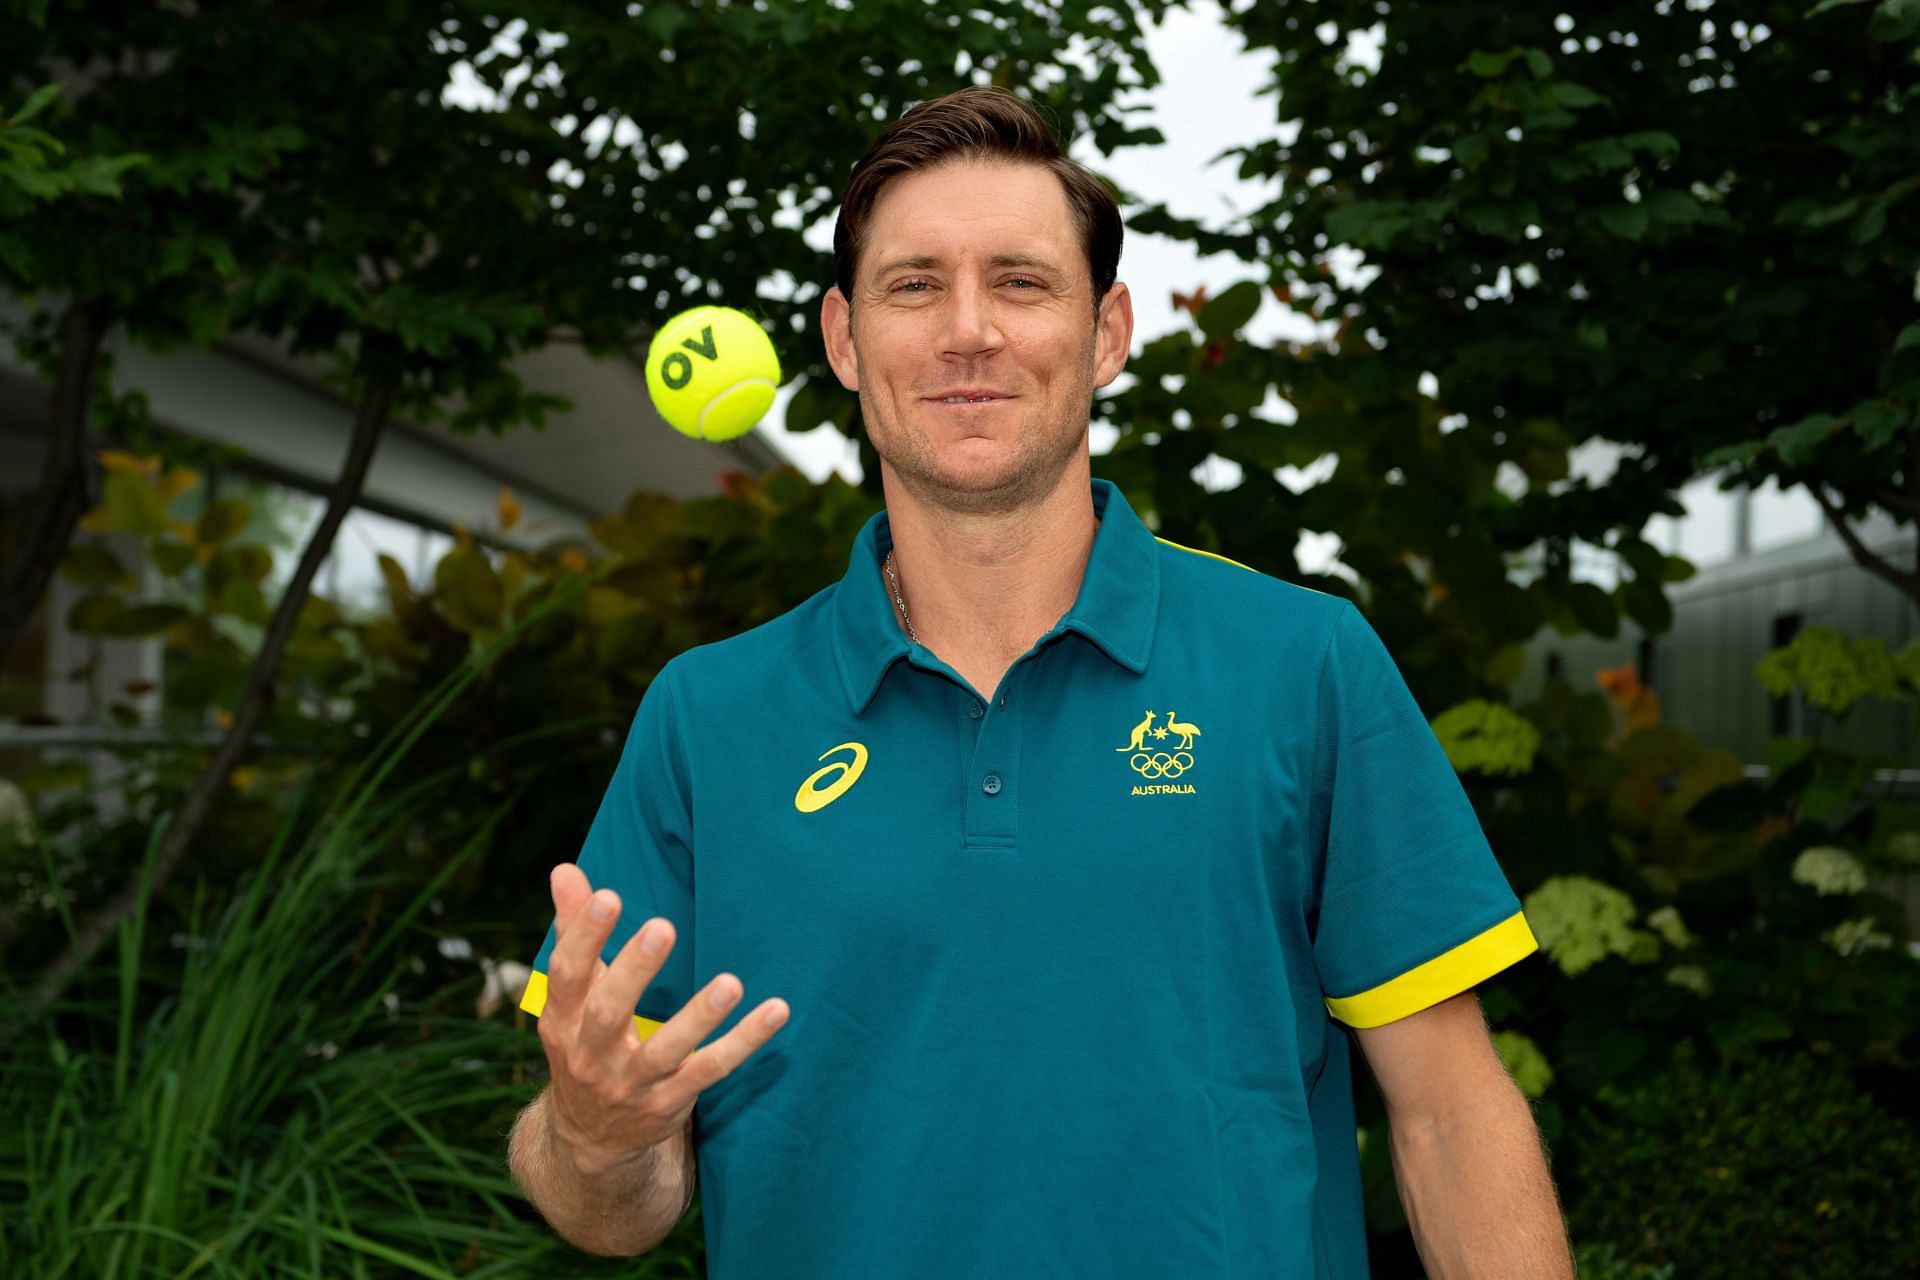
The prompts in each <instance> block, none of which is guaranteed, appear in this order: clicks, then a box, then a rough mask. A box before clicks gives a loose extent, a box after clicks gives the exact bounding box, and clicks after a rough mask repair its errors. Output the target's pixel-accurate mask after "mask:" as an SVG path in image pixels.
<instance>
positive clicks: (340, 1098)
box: [0, 590, 568, 1277]
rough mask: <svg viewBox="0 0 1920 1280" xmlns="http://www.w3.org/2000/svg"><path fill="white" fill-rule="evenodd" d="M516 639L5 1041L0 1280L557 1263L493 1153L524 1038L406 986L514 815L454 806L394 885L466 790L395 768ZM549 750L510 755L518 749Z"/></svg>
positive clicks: (134, 922)
mask: <svg viewBox="0 0 1920 1280" xmlns="http://www.w3.org/2000/svg"><path fill="white" fill-rule="evenodd" d="M564 599H565V593H564V592H562V591H558V590H556V591H555V592H553V593H551V594H549V595H548V596H547V597H546V599H545V601H544V604H543V606H535V607H532V608H530V609H529V611H528V614H527V617H526V621H525V622H524V623H523V624H522V629H525V628H526V627H531V626H535V625H538V623H539V621H540V620H542V618H543V617H544V616H545V612H546V610H548V609H551V608H553V607H554V606H555V605H556V604H557V603H558V602H560V601H562V600H564ZM519 638H520V636H519V633H518V632H514V633H510V634H506V635H503V637H502V638H501V641H500V642H499V643H498V644H496V645H495V646H493V647H492V648H491V649H489V650H485V651H481V652H478V653H476V654H474V655H473V656H472V657H471V658H470V660H468V661H466V662H464V663H462V664H461V665H460V666H459V667H458V668H457V669H456V670H454V671H453V672H451V673H449V675H448V676H447V677H446V678H445V679H444V680H442V681H441V682H440V683H439V684H438V685H437V687H435V688H433V689H431V690H428V691H425V693H424V696H423V697H422V698H421V699H420V701H419V702H418V703H417V704H416V706H415V708H414V714H413V715H411V716H410V717H409V718H408V719H407V721H405V722H404V723H402V724H399V725H396V726H394V728H393V730H392V732H391V733H389V734H388V735H386V737H385V738H383V740H382V741H381V743H380V744H379V746H378V747H377V748H376V749H375V750H374V751H373V752H372V753H371V754H370V755H369V756H367V757H366V758H365V759H364V760H363V761H361V762H360V763H359V765H358V767H356V768H354V769H353V770H351V771H350V772H348V773H347V774H346V775H345V776H344V777H343V778H342V779H341V780H340V784H339V786H338V788H337V789H336V790H335V791H334V792H333V796H332V801H331V803H330V804H329V805H327V806H326V808H325V809H324V810H323V811H322V812H320V813H319V814H318V815H317V816H316V815H313V814H311V813H310V811H309V803H308V801H309V797H310V795H311V794H312V791H313V788H312V787H306V788H303V789H302V790H301V791H300V793H299V794H298V795H297V796H295V797H294V798H293V801H292V803H290V804H289V805H288V807H287V808H286V810H285V811H284V813H283V815H282V820H281V823H280V825H279V828H278V830H277V831H276V833H275V835H274V839H273V841H272V843H271V845H270V847H269V848H267V849H266V850H265V851H264V854H263V856H261V857H260V858H259V859H258V862H257V865H255V866H254V867H252V868H250V869H249V871H248V873H247V874H246V876H245V877H244V878H243V880H242V881H241V882H240V883H239V884H238V885H237V886H236V887H235V888H234V890H233V892H232V893H231V895H229V894H227V893H226V891H225V890H224V888H222V887H216V886H210V885H209V884H208V882H207V881H206V880H204V879H203V880H202V881H201V882H200V892H198V893H196V895H195V896H194V898H193V900H192V903H191V905H190V906H189V908H188V910H187V911H186V913H185V917H184V920H183V921H182V924H183V926H184V927H183V929H182V931H181V932H180V933H179V934H177V935H175V939H174V945H173V946H172V947H161V946H159V945H158V944H159V943H160V940H161V939H162V938H163V937H165V936H166V935H165V933H164V932H163V925H164V924H165V923H171V921H170V920H168V919H167V918H166V917H164V916H156V917H151V918H150V917H149V915H148V914H147V912H145V911H142V912H140V913H137V914H135V915H134V916H133V917H132V918H131V919H129V920H128V921H126V922H124V923H123V924H122V925H121V926H120V929H119V943H120V946H119V955H118V964H117V965H112V966H108V965H103V966H100V967H99V968H98V969H97V970H96V971H95V973H94V974H93V978H94V984H93V991H94V993H95V995H94V996H93V997H92V998H90V999H86V1000H84V1001H82V1002H80V1003H78V1004H76V1005H74V1006H72V1007H70V1008H68V1009H65V1010H61V1011H59V1012H58V1014H57V1016H55V1017H53V1018H50V1019H49V1020H47V1022H46V1023H45V1024H44V1025H43V1026H41V1027H37V1028H35V1029H34V1033H33V1035H32V1036H31V1037H29V1038H28V1039H25V1040H23V1041H21V1042H20V1043H19V1044H18V1045H17V1046H16V1047H15V1048H14V1050H13V1051H12V1053H11V1054H10V1055H9V1057H8V1058H7V1060H6V1061H5V1063H4V1065H5V1068H6V1071H5V1077H4V1083H3V1084H0V1108H3V1109H0V1115H4V1116H5V1118H6V1122H5V1123H4V1124H0V1134H4V1137H3V1138H0V1199H4V1201H5V1203H6V1204H7V1212H6V1213H5V1214H4V1216H3V1217H0V1223H4V1232H3V1233H0V1263H5V1264H6V1266H5V1269H6V1270H7V1272H8V1273H9V1274H13V1273H15V1272H18V1273H20V1274H33V1275H39V1276H48V1277H52V1276H58V1275H69V1274H85V1275H89V1276H102V1277H115V1276H144V1275H150V1274H167V1275H173V1274H182V1273H186V1274H191V1273H194V1272H202V1271H203V1272H205V1273H206V1274H208V1275H214V1276H235V1277H239V1276H257V1275H265V1274H270V1273H272V1274H279V1273H281V1272H283V1271H286V1272H297V1273H298V1274H305V1275H314V1276H319V1275H343V1274H365V1273H366V1269H367V1268H368V1267H370V1266H372V1267H378V1268H380V1269H382V1270H383V1271H386V1270H391V1269H394V1268H398V1269H401V1270H404V1271H407V1272H408V1273H410V1274H418V1275H428V1276H443V1277H445V1276H452V1275H454V1274H455V1273H456V1272H459V1273H464V1274H469V1275H503V1276H504V1275H524V1274H527V1273H528V1272H527V1270H526V1267H527V1266H528V1265H530V1264H531V1265H534V1266H535V1267H536V1269H537V1270H541V1271H545V1270H548V1269H549V1266H550V1265H551V1263H549V1264H548V1265H547V1266H542V1265H540V1260H541V1259H543V1258H546V1259H556V1260H557V1259H561V1258H564V1257H565V1256H566V1254H567V1253H568V1251H567V1250H566V1249H565V1248H564V1246H561V1245H559V1244H558V1243H557V1242H555V1241H554V1240H553V1238H552V1236H551V1234H550V1233H549V1232H547V1231H546V1230H545V1229H544V1227H543V1226H542V1225H541V1224H539V1223H537V1222H535V1221H530V1220H529V1215H528V1214H527V1212H526V1211H525V1209H524V1206H522V1205H521V1204H520V1203H519V1202H518V1199H517V1196H516V1193H515V1191H514V1188H513V1187H512V1186H511V1184H510V1183H509V1181H508V1180H507V1178H506V1177H505V1176H504V1172H503V1171H502V1170H501V1168H500V1166H499V1162H498V1159H497V1153H496V1152H495V1151H494V1150H493V1149H492V1146H493V1143H492V1136H493V1134H494V1133H495V1132H497V1130H496V1129H495V1126H497V1125H498V1124H499V1123H500V1121H501V1120H502V1118H503V1117H504V1116H506V1115H507V1114H509V1113H510V1110H511V1108H512V1107H513V1106H514V1105H515V1104H516V1103H517V1102H518V1101H519V1099H520V1097H521V1095H522V1092H523V1086H522V1073H523V1071H524V1069H525V1064H526V1055H527V1049H528V1041H527V1038H526V1036H525V1034H524V1032H509V1031H507V1030H506V1029H505V1028H503V1027H500V1026H497V1025H495V1024H489V1023H477V1024H476V1023H474V1022H473V1021H472V1020H471V1019H462V1018H457V1017H454V1016H450V1015H449V1014H448V1012H447V1011H446V1009H445V1007H444V1006H445V1003H446V999H447V996H448V994H450V993H448V992H446V991H440V990H433V991H428V992H425V993H420V992H412V993H409V995H410V998H406V999H403V998H402V997H401V995H400V990H399V989H400V988H401V986H402V985H403V978H404V976H405V975H408V974H410V973H411V972H413V971H414V970H415V969H417V968H418V957H417V955H410V954H409V953H410V952H413V951H415V949H416V948H417V947H418V945H419V942H420V934H421V932H422V931H421V918H422V917H423V915H425V914H426V913H427V911H428V908H429V907H430V905H432V904H433V902H434V899H435V896H436V895H437V894H439V893H441V892H443V891H444V889H445V886H446V884H447V882H448V880H449V878H450V877H451V876H452V875H453V874H454V873H455V872H456V871H457V869H458V868H459V867H460V865H461V864H462V863H463V862H465V861H467V860H468V859H470V858H471V857H472V855H473V854H474V852H475V851H476V850H479V849H482V848H484V847H486V846H487V845H488V844H489V843H490V842H491V840H493V839H494V838H496V829H497V826H498V824H499V822H500V819H501V818H502V816H503V815H504V814H505V813H507V812H509V811H510V810H511V808H512V806H513V804H514V803H515V802H516V801H517V800H518V798H519V796H518V794H517V793H515V794H511V795H508V796H506V797H504V798H503V799H501V800H499V801H497V802H495V803H494V804H493V805H492V806H490V807H488V808H486V809H470V810H469V811H468V816H467V820H466V822H465V823H464V825H462V826H459V827H456V828H454V829H453V830H452V831H451V832H450V833H444V834H448V835H449V836H450V838H451V839H453V840H457V841H459V842H461V843H460V846H459V847H458V848H457V849H456V850H455V851H453V852H452V853H451V855H450V856H449V857H447V858H445V859H443V861H442V864H441V865H440V867H439V868H438V869H437V870H436V871H435V872H434V874H432V875H427V876H414V875H406V876H402V875H399V874H396V873H395V871H394V870H393V869H392V865H393V864H392V862H391V861H390V858H391V855H392V853H393V852H394V851H395V848H394V846H396V845H404V844H405V843H407V842H409V841H412V840H417V839H419V838H420V828H421V825H422V824H423V823H424V822H425V821H427V820H428V819H429V818H430V817H433V818H436V819H437V817H438V815H437V814H432V813H431V812H430V807H431V805H432V804H433V802H434V801H435V800H436V799H437V798H439V797H440V795H441V794H442V793H443V792H444V791H445V789H446V787H447V785H448V783H449V781H450V780H451V779H453V778H457V776H458V775H457V773H455V772H452V771H444V770H443V771H441V772H439V773H422V772H421V771H420V770H419V769H418V768H417V762H416V761H414V760H413V759H411V755H412V752H413V750H414V749H415V747H416V745H417V743H418V742H419V740H420V739H421V737H422V735H423V734H425V733H426V732H427V731H428V730H429V729H430V728H431V727H432V725H433V724H434V722H435V720H436V719H437V718H438V717H440V716H441V715H443V714H444V713H445V712H446V710H447V709H448V708H449V707H450V706H452V705H454V704H455V702H456V701H458V699H459V698H460V697H461V696H462V694H463V692H464V691H465V689H466V688H467V686H469V685H470V684H471V683H472V682H473V681H474V680H475V678H476V677H477V676H478V675H479V674H480V673H481V672H482V671H483V670H484V669H485V667H486V666H487V665H488V664H489V663H490V662H491V661H493V660H494V659H496V658H497V657H498V656H499V654H500V653H501V652H502V651H504V650H505V649H507V648H509V647H511V645H512V644H513V643H515V642H517V641H518V639H519ZM552 732H553V731H552V730H550V729H541V728H539V727H534V728H532V729H530V730H529V731H528V732H526V733H524V734H521V735H518V738H517V741H514V742H508V743H502V744H501V745H502V747H503V748H505V749H508V750H515V751H529V753H530V754H531V753H532V752H537V751H538V750H539V749H540V747H541V745H542V743H541V740H542V739H543V738H545V737H548V736H550V735H551V734H552ZM529 749H531V750H529ZM403 765H404V766H407V770H406V772H405V773H401V772H400V770H401V768H402V766H403ZM402 778H404V779H405V782H404V784H401V783H400V780H401V779H402ZM162 825H164V823H163V824H162ZM159 837H160V828H159V827H156V828H155V829H154V832H153V834H152V837H151V838H150V840H149V842H148V853H149V857H150V856H151V852H152V849H153V847H154V846H156V845H157V844H158V842H159ZM143 887H144V881H143ZM388 893H394V894H395V895H396V896H397V897H398V898H399V899H400V900H401V901H402V902H403V904H404V905H402V906H401V907H400V908H399V909H398V910H397V911H391V910H384V909H383V901H384V898H385V895H386V894H388ZM143 896H144V894H143ZM223 900H224V902H225V905H224V909H219V907H218V906H217V904H219V903H220V902H222V901H223ZM353 907H364V910H363V911H357V910H352V909H350V908H353ZM343 908H349V909H345V910H343ZM215 916H217V918H213V917H215ZM104 992H111V993H112V998H111V999H107V1000H101V999H100V998H99V995H100V994H101V993H104ZM423 995H424V998H422V996H423Z"/></svg>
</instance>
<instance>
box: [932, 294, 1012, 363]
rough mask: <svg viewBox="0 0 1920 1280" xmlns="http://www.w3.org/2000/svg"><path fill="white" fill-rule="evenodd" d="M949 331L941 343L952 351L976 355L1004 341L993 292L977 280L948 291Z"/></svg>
mask: <svg viewBox="0 0 1920 1280" xmlns="http://www.w3.org/2000/svg"><path fill="white" fill-rule="evenodd" d="M945 310H946V321H947V323H946V331H945V333H944V334H943V335H942V340H941V347H942V349H943V350H944V351H945V353H946V354H948V355H957V356H973V355H978V354H980V353H981V352H983V351H991V350H993V349H995V348H996V347H998V346H999V345H1000V325H999V320H998V318H997V316H996V315H995V313H994V306H993V292H992V289H991V288H990V287H989V286H988V285H985V284H981V283H979V282H977V281H960V282H957V283H955V285H954V286H953V292H952V293H950V294H948V295H947V305H946V308H945Z"/></svg>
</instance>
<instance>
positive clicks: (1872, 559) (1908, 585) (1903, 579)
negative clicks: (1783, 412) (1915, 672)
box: [1794, 471, 1920, 604]
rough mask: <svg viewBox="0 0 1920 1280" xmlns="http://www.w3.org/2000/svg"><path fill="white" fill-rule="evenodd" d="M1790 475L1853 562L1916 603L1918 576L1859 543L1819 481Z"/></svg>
mask: <svg viewBox="0 0 1920 1280" xmlns="http://www.w3.org/2000/svg"><path fill="white" fill-rule="evenodd" d="M1794 475H1795V478H1797V479H1798V480H1799V481H1800V483H1801V484H1802V485H1803V486H1805V488H1806V490H1807V492H1808V493H1811V494H1812V495H1813V500H1814V501H1815V502H1817V503H1819V504H1820V510H1822V511H1823V512H1825V513H1826V516H1827V523H1829V524H1831V525H1832V526H1833V531H1834V532H1835V533H1837V534H1839V535H1840V541H1842V542H1844V543H1846V544H1847V550H1848V551H1849V552H1851V553H1852V555H1853V559H1854V563H1856V564H1858V565H1859V566H1860V567H1861V568H1862V569H1865V570H1866V571H1867V572H1868V573H1871V574H1873V575H1874V576H1875V577H1877V578H1881V579H1884V580H1885V581H1887V582H1890V583H1892V584H1893V585H1894V586H1895V587H1898V588H1899V589H1900V591H1901V592H1902V593H1904V594H1905V595H1906V597H1907V598H1908V599H1909V600H1912V601H1913V602H1914V603H1915V604H1920V573H1902V572H1900V571H1899V570H1898V569H1896V568H1894V567H1893V565H1892V564H1891V563H1890V562H1888V561H1887V560H1884V559H1882V558H1881V557H1879V556H1877V555H1875V554H1874V553H1873V552H1872V550H1871V549H1869V548H1868V546H1867V544H1866V543H1864V542H1862V541H1861V540H1860V535H1859V534H1857V533H1855V532H1854V531H1853V526H1851V525H1849V524H1848V523H1847V518H1846V516H1845V515H1844V514H1843V513H1842V512H1841V510H1840V508H1839V507H1837V506H1835V505H1834V504H1833V502H1832V501H1831V500H1829V499H1828V497H1827V492H1826V489H1825V488H1824V487H1823V486H1822V485H1821V483H1820V481H1818V480H1817V479H1815V478H1813V477H1812V476H1811V475H1810V474H1808V473H1807V472H1804V471H1801V472H1795V473H1794Z"/></svg>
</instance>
